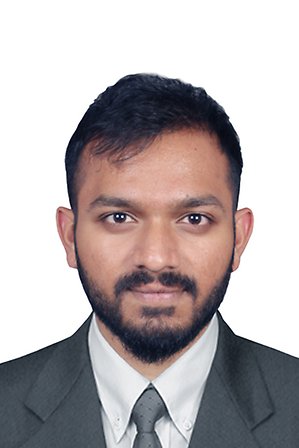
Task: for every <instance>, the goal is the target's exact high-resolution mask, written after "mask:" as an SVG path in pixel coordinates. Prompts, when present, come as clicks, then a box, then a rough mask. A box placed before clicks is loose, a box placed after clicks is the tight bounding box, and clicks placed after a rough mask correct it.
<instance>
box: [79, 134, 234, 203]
mask: <svg viewBox="0 0 299 448" xmlns="http://www.w3.org/2000/svg"><path fill="white" fill-rule="evenodd" d="M125 157H126V153H125V152H124V157H123V159H122V160H119V161H117V160H115V159H113V157H111V156H107V155H101V156H98V155H94V154H93V153H92V150H91V149H89V148H88V147H87V148H85V150H84V152H83V156H82V159H81V162H80V171H81V175H80V177H81V182H80V185H79V191H78V205H80V202H82V201H83V202H85V201H88V200H90V199H92V197H93V196H94V195H99V194H111V195H114V196H115V195H120V196H124V195H126V196H129V197H130V199H134V198H136V199H138V200H139V199H140V198H142V199H143V200H144V201H145V200H147V199H149V200H150V199H151V200H152V201H153V200H154V201H158V202H163V201H165V200H167V199H169V200H170V199H171V198H173V199H176V198H177V199H181V198H183V197H186V196H191V195H195V194H214V195H220V196H222V195H223V193H225V194H226V195H229V196H231V189H230V186H229V180H228V179H229V164H228V160H227V157H226V155H225V154H224V153H223V152H222V150H221V149H220V146H219V143H218V140H217V138H216V137H215V136H213V135H210V134H209V133H207V132H202V131H193V130H192V131H190V130H183V131H178V132H172V133H168V134H162V135H160V136H159V137H157V138H156V139H155V140H154V141H153V142H152V143H151V144H150V145H149V146H148V147H147V148H146V149H144V150H143V151H142V152H139V153H135V155H133V156H130V157H128V158H127V159H126V158H125Z"/></svg>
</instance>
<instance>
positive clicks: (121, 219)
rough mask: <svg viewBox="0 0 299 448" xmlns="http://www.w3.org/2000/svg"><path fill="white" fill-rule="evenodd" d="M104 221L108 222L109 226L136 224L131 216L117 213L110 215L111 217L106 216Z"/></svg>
mask: <svg viewBox="0 0 299 448" xmlns="http://www.w3.org/2000/svg"><path fill="white" fill-rule="evenodd" d="M103 221H105V222H108V223H109V224H123V223H129V222H134V219H133V218H132V217H131V216H129V215H127V213H123V212H115V213H110V215H106V216H104V218H103Z"/></svg>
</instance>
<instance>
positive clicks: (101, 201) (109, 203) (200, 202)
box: [88, 195, 225, 211]
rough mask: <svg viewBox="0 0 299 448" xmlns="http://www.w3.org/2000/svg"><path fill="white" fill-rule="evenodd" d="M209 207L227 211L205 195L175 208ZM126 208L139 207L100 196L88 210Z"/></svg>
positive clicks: (178, 204)
mask: <svg viewBox="0 0 299 448" xmlns="http://www.w3.org/2000/svg"><path fill="white" fill-rule="evenodd" d="M207 205H212V206H215V207H219V208H220V209H221V210H223V211H225V209H224V206H223V204H222V202H221V201H220V200H219V199H218V198H217V197H216V196H214V195H205V196H195V197H187V198H185V199H182V200H179V201H175V202H174V206H175V208H178V209H180V208H196V207H203V206H207ZM105 206H106V207H125V208H133V207H138V203H135V202H131V201H129V200H128V199H125V198H121V197H117V196H106V195H100V196H98V197H97V198H96V199H94V200H93V201H92V202H91V203H90V205H89V207H88V210H89V211H91V210H93V209H94V208H96V207H105Z"/></svg>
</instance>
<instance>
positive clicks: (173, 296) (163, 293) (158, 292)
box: [131, 285, 182, 305]
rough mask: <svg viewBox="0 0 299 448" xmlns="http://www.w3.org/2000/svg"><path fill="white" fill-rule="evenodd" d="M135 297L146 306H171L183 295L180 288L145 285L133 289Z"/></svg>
mask: <svg viewBox="0 0 299 448" xmlns="http://www.w3.org/2000/svg"><path fill="white" fill-rule="evenodd" d="M131 293H132V294H133V296H134V297H135V298H136V299H137V300H138V301H141V302H142V303H144V304H150V305H155V304H158V305H163V304H164V305H169V304H172V303H173V302H175V301H176V300H177V299H178V298H179V297H180V296H181V294H182V290H181V289H180V288H177V287H176V288H171V287H166V286H162V285H145V286H140V287H137V288H132V289H131Z"/></svg>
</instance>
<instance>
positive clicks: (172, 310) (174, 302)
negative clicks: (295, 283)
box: [68, 131, 244, 362]
mask: <svg viewBox="0 0 299 448" xmlns="http://www.w3.org/2000/svg"><path fill="white" fill-rule="evenodd" d="M81 169H82V173H83V181H82V182H81V183H80V187H79V192H78V212H77V219H76V225H75V240H74V245H73V248H72V249H70V250H69V253H68V260H69V264H70V265H71V266H72V267H77V268H78V269H79V274H80V278H81V280H82V283H83V286H84V289H85V291H86V293H87V295H88V297H89V300H90V302H91V304H92V306H93V308H94V310H95V312H96V313H97V316H98V319H99V320H100V322H101V324H100V325H102V326H103V327H104V328H106V330H108V331H109V332H111V334H114V335H115V334H116V335H117V336H118V337H119V338H120V340H121V341H122V342H123V343H124V345H125V346H126V348H127V349H128V350H129V351H131V352H132V353H133V354H134V355H135V356H136V357H138V358H140V359H141V360H143V361H146V362H155V361H158V360H162V359H163V358H167V357H169V356H171V355H172V354H173V353H175V352H177V351H178V350H180V349H182V348H183V347H184V346H186V345H188V344H189V343H190V342H191V341H192V340H193V339H194V338H195V337H196V336H197V335H198V334H199V333H200V332H201V331H202V330H203V328H204V327H205V326H206V324H207V323H208V321H209V320H210V318H211V317H212V314H213V313H214V312H215V311H216V309H217V308H218V306H219V305H220V303H221V301H222V299H223V296H224V294H225V290H226V287H227V284H228V281H229V276H230V273H231V271H232V270H233V269H235V268H236V267H237V266H238V262H239V258H238V257H239V254H237V256H236V253H235V251H234V248H235V247H234V246H235V241H236V240H235V238H234V236H235V235H234V213H233V195H232V190H231V186H230V184H229V180H228V179H229V166H228V161H227V158H226V156H225V155H224V154H223V153H222V152H221V150H220V149H219V146H218V143H217V140H216V138H214V137H213V136H210V135H209V134H208V133H204V132H198V131H180V132H174V133H171V134H165V135H162V136H160V137H159V138H157V139H156V140H155V141H154V142H153V143H152V144H151V145H150V146H149V147H148V148H147V149H146V150H144V151H143V152H141V153H139V154H137V155H135V156H133V157H131V158H129V159H127V160H123V161H120V162H115V161H113V160H110V161H109V160H108V159H107V158H106V157H103V156H101V157H99V156H92V155H91V154H90V152H89V151H88V150H87V149H86V150H85V153H84V154H83V158H82V161H81ZM239 227H241V226H239V225H238V226H237V228H236V232H237V236H236V238H237V240H240V237H238V232H239V230H238V229H239ZM243 227H244V226H243ZM242 250H243V249H242ZM240 251H241V250H240ZM237 252H238V251H237ZM234 256H235V258H234Z"/></svg>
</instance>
